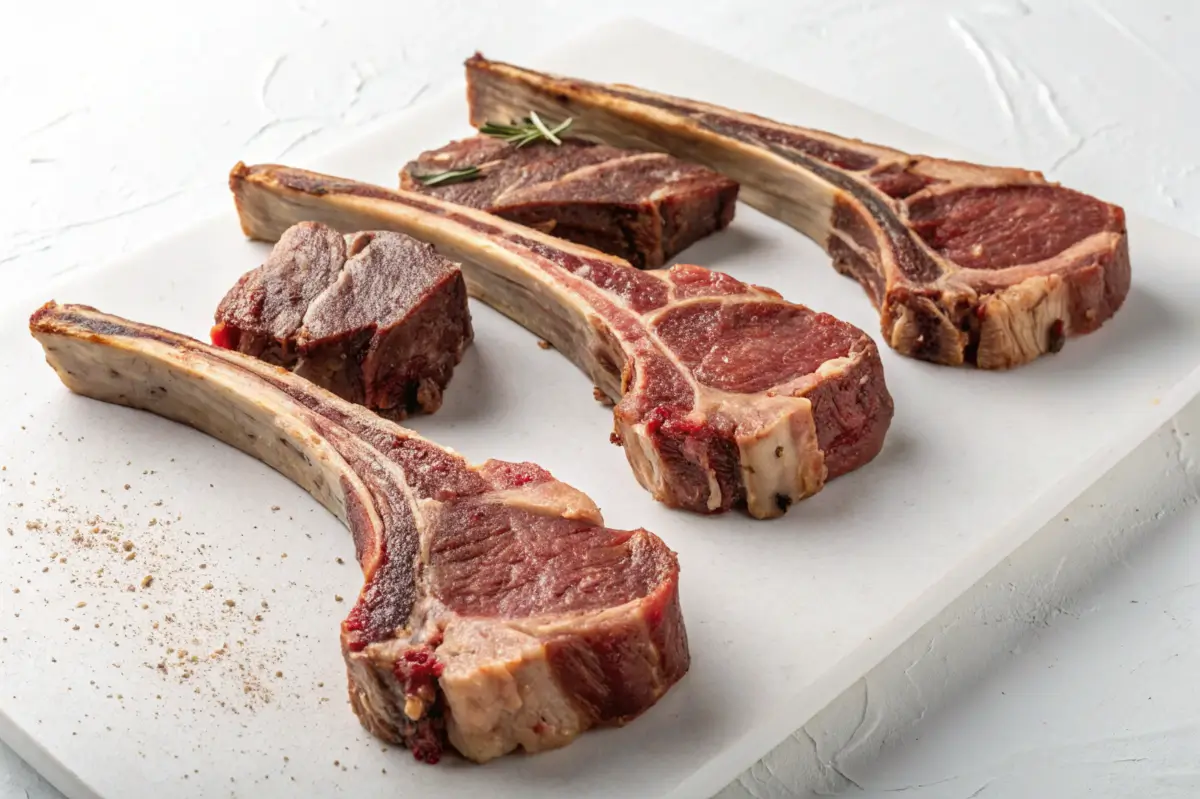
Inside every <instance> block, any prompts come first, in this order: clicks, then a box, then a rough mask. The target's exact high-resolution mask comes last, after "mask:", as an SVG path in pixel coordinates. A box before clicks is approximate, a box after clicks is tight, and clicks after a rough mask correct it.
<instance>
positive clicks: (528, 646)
mask: <svg viewBox="0 0 1200 799" xmlns="http://www.w3.org/2000/svg"><path fill="white" fill-rule="evenodd" d="M30 330H31V332H32V333H33V335H34V336H35V337H36V338H37V339H38V341H39V342H41V344H42V346H43V347H44V348H45V351H46V360H47V361H48V362H49V363H50V365H51V366H52V367H54V369H55V371H56V372H58V376H59V377H60V378H61V379H62V381H63V383H65V384H66V386H67V387H68V388H70V389H71V390H72V391H74V392H76V393H78V394H83V395H84V396H88V397H93V398H95V399H99V400H104V401H105V402H112V403H116V404H119V405H127V406H130V407H133V408H141V409H143V410H148V411H151V412H153V413H156V414H158V415H160V416H164V417H166V418H168V419H173V420H175V421H177V422H182V423H184V424H187V425H190V426H192V427H194V428H196V429H198V430H200V431H202V432H205V433H207V434H209V435H211V436H213V437H215V438H218V439H220V440H222V441H224V442H226V443H227V444H230V445H231V446H234V447H237V448H238V449H240V450H242V451H243V452H246V453H247V454H249V455H252V456H254V457H255V458H257V459H259V460H261V461H263V462H264V463H266V464H267V465H269V466H271V467H273V468H274V469H276V470H278V471H279V472H281V473H282V474H284V475H286V476H287V477H289V478H291V479H292V480H293V481H294V482H295V483H296V484H297V485H299V486H301V487H302V488H304V489H305V490H306V491H308V492H309V493H310V494H312V495H313V497H314V498H315V499H316V500H317V501H318V502H320V503H321V504H323V505H324V506H325V507H326V508H328V509H329V511H330V512H331V513H333V514H334V515H335V516H337V517H338V518H339V519H341V520H342V521H343V522H345V524H346V526H347V527H349V528H350V531H351V533H352V534H353V535H354V544H355V549H356V551H357V554H358V559H359V562H360V563H361V565H362V568H363V572H364V575H365V577H366V583H365V585H364V587H363V589H362V593H361V594H359V597H358V602H357V603H356V604H355V606H354V609H353V610H352V611H351V613H350V616H349V617H348V618H347V619H346V620H345V621H344V622H342V636H341V637H342V653H343V655H344V656H345V659H346V667H347V673H348V676H349V682H350V701H351V705H352V706H353V708H354V712H355V713H356V714H358V717H359V719H360V720H361V721H362V723H363V725H364V726H365V727H366V728H367V729H368V730H370V731H371V732H372V733H374V734H375V735H377V736H379V737H381V738H383V739H385V740H388V741H392V742H396V743H402V744H404V745H405V746H407V747H408V748H409V749H411V750H412V752H413V755H414V756H415V757H417V758H418V759H420V760H425V761H427V762H431V763H432V762H436V761H437V759H438V757H439V756H440V754H441V752H442V747H443V745H444V743H445V742H446V741H447V740H449V742H450V743H451V744H452V745H453V746H454V748H455V749H457V750H458V751H459V752H460V753H462V754H463V755H464V756H466V757H468V758H470V759H471V760H475V761H478V762H484V761H487V760H490V759H492V758H495V757H498V756H500V755H503V754H505V753H507V752H511V751H513V750H514V749H516V748H517V747H523V748H524V749H525V750H526V751H529V752H537V751H541V750H544V749H549V748H553V747H558V746H563V745H565V744H568V743H570V742H571V741H572V740H573V739H574V738H575V737H576V736H577V735H579V734H580V733H581V732H583V731H585V730H587V729H588V728H589V727H592V726H595V725H598V724H622V723H624V722H626V721H629V720H630V719H633V718H634V717H636V716H637V715H639V714H640V713H642V712H643V711H645V710H646V709H648V708H649V707H650V706H651V705H653V704H654V703H655V702H656V701H657V700H658V699H659V697H661V696H662V695H663V694H664V693H665V692H666V691H667V689H668V688H670V687H671V686H672V685H673V684H674V683H675V682H676V681H677V680H679V679H680V678H681V677H682V676H683V675H684V673H685V672H686V671H687V669H688V665H689V656H688V646H687V634H686V632H685V630H684V626H683V617H682V615H681V614H680V609H679V595H678V576H679V567H678V565H677V563H676V559H675V555H674V553H673V552H671V550H669V549H668V548H667V547H666V546H665V545H664V544H663V542H662V541H660V540H659V539H658V538H657V537H655V536H654V535H652V534H651V533H648V532H646V531H645V530H634V531H630V532H625V531H620V530H610V529H607V528H606V527H604V526H603V521H602V519H601V517H600V512H599V511H598V510H597V509H596V506H595V505H594V504H593V503H592V501H591V500H590V499H588V497H587V496H585V495H584V494H582V493H580V492H579V491H577V490H575V489H573V488H571V487H570V486H567V485H564V484H563V483H560V482H558V481H557V480H555V479H554V478H553V477H551V476H550V474H549V473H547V472H546V471H545V470H543V469H541V468H540V467H538V466H535V465H534V464H531V463H506V462H503V461H487V462H486V463H484V464H483V465H482V466H471V465H469V464H468V463H467V462H466V461H465V460H463V458H462V457H461V456H459V455H458V454H456V453H455V452H452V451H451V450H448V449H445V448H443V447H439V446H438V445H436V444H434V443H432V442H430V441H426V440H425V439H423V438H421V437H420V436H418V435H416V434H415V433H412V432H411V431H409V430H405V429H404V428H403V427H400V426H398V425H396V424H394V423H392V422H389V421H386V420H384V419H381V418H379V417H378V416H376V415H374V414H371V413H369V412H367V411H366V410H364V409H363V408H361V407H359V406H357V405H353V404H351V403H348V402H345V401H343V400H341V399H339V398H338V397H336V396H334V395H333V394H330V393H329V392H326V391H324V390H322V389H320V388H317V387H316V386H313V385H312V384H311V383H309V382H308V381H306V380H303V379H301V378H298V377H296V376H295V375H292V374H289V373H288V372H286V371H283V370H281V369H278V368H275V367H273V366H270V365H268V364H265V363H263V362H261V361H259V360H256V359H254V358H250V357H247V356H245V355H241V354H239V353H235V352H230V351H228V350H222V349H217V348H215V347H209V346H206V345H204V344H202V343H200V342H198V341H195V340H194V339H190V338H186V337H184V336H180V335H178V334H176V333H171V332H169V331H166V330H161V329H159V328H154V327H148V326H146V325H140V324H137V323H135V322H130V321H127V320H125V319H120V318H118V317H115V316H109V315H107V314H103V313H101V312H99V311H97V310H95V309H93V308H88V307H87V306H81V305H68V306H61V305H57V304H55V303H48V304H47V305H45V306H43V307H42V308H41V309H39V310H38V311H37V312H36V313H35V314H34V315H33V317H32V319H31V320H30Z"/></svg>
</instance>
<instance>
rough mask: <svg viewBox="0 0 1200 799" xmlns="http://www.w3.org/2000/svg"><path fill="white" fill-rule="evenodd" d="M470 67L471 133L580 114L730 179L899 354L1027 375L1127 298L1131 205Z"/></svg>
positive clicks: (634, 94) (1031, 180) (585, 125)
mask: <svg viewBox="0 0 1200 799" xmlns="http://www.w3.org/2000/svg"><path fill="white" fill-rule="evenodd" d="M466 67H467V83H468V98H469V101H470V106H471V121H472V124H475V125H477V126H478V125H482V124H484V123H485V122H489V121H490V122H503V121H507V120H509V119H513V118H517V117H520V116H525V115H528V114H529V113H530V112H531V111H535V112H537V113H539V114H543V115H548V116H551V117H562V116H570V117H572V118H573V119H574V123H573V125H572V133H573V134H574V135H577V136H580V137H583V138H589V139H595V140H599V141H603V142H605V143H608V144H612V145H615V146H636V147H639V148H643V149H654V150H662V151H665V152H668V153H671V154H672V155H676V156H678V157H680V158H685V159H687V160H689V161H695V162H697V163H701V164H705V165H707V166H710V167H712V168H713V169H716V170H718V171H720V172H722V173H724V174H726V175H728V176H730V177H731V178H734V179H735V180H737V181H738V182H739V183H740V184H741V196H742V199H744V200H745V201H746V202H747V203H749V204H750V205H752V206H754V207H755V208H758V209H759V210H761V211H763V212H765V213H767V214H770V215H772V216H774V217H776V218H778V219H780V220H781V221H783V222H786V223H787V224H789V225H791V226H793V227H795V228H796V229H797V230H800V231H801V232H802V233H804V234H805V235H807V236H809V237H810V238H812V239H814V240H815V241H816V242H817V243H819V244H821V245H822V246H823V247H824V248H825V249H826V250H827V251H828V252H829V254H830V255H831V256H832V257H833V261H834V266H835V267H836V268H837V269H838V271H839V272H841V273H843V274H845V275H848V276H850V277H852V278H854V279H855V280H857V281H858V282H859V283H861V284H862V285H863V287H864V288H865V289H866V292H867V294H868V296H869V297H870V298H871V301H872V302H873V303H874V304H875V306H876V307H877V308H878V309H879V312H880V318H881V327H882V330H883V336H884V338H885V339H886V340H887V342H888V344H890V345H891V346H892V347H893V348H895V349H896V350H897V351H898V352H900V353H902V354H904V355H908V356H911V357H914V358H920V359H924V360H929V361H933V362H936V363H942V364H950V365H960V364H964V363H967V364H974V365H976V366H978V367H980V368H984V369H1003V368H1008V367H1013V366H1017V365H1020V364H1024V363H1026V362H1028V361H1031V360H1033V359H1035V358H1037V357H1038V356H1040V355H1042V354H1043V353H1047V352H1058V351H1059V350H1060V349H1061V348H1062V346H1063V343H1064V342H1065V340H1066V338H1067V337H1068V336H1071V335H1075V334H1082V333H1090V332H1092V331H1094V330H1096V329H1097V328H1099V327H1100V325H1101V324H1103V323H1104V321H1105V320H1107V319H1108V318H1109V317H1111V316H1112V315H1113V314H1114V313H1115V312H1116V311H1117V309H1118V308H1119V307H1120V306H1121V303H1122V302H1123V301H1124V299H1125V296H1126V294H1127V293H1128V291H1129V283H1130V267H1129V244H1128V237H1127V234H1126V229H1125V215H1124V212H1123V211H1122V210H1121V208H1119V207H1117V206H1115V205H1110V204H1108V203H1105V202H1102V201H1101V200H1098V199H1096V198H1094V197H1090V196H1088V195H1086V194H1081V193H1079V192H1077V191H1072V190H1071V189H1067V188H1064V187H1062V186H1059V185H1058V184H1055V183H1051V182H1048V181H1047V180H1046V179H1045V178H1044V177H1043V176H1042V174H1041V173H1039V172H1030V171H1026V170H1023V169H1004V168H997V167H988V166H980V165H978V164H971V163H964V162H961V161H949V160H946V159H941V158H931V157H928V156H923V155H910V154H908V153H904V152H900V151H899V150H893V149H890V148H887V147H880V146H877V145H873V144H867V143H864V142H861V141H857V140H854V139H847V138H843V137H840V136H835V135H833V134H830V133H825V132H822V131H817V130H809V129H806V128H801V127H796V126H793V125H783V124H780V123H778V122H773V121H771V120H769V119H764V118H762V117H758V116H753V115H751V114H745V113H741V112H738V111H731V110H729V109H727V108H721V107H719V106H715V105H710V104H707V103H700V102H695V101H692V100H686V99H682V98H678V97H670V96H667V95H663V94H656V93H654V92H649V91H645V90H643V89H638V88H634V87H631V86H624V85H605V84H600V83H590V82H588V81H582V80H575V79H571V78H563V77H558V76H554V75H547V74H543V73H540V72H535V71H533V70H529V69H523V68H520V67H516V66H512V65H510V64H504V63H500V62H496V61H489V60H488V59H486V58H484V57H483V56H481V55H479V54H476V55H475V56H474V57H472V58H470V59H469V60H468V61H467V64H466Z"/></svg>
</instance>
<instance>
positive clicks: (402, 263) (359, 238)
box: [212, 222, 472, 419]
mask: <svg viewBox="0 0 1200 799" xmlns="http://www.w3.org/2000/svg"><path fill="white" fill-rule="evenodd" d="M215 321H216V324H215V325H214V326H213V329H212V341H213V344H215V345H217V346H219V347H224V348H226V349H233V350H237V351H239V352H244V353H246V354H248V355H253V356H255V357H257V358H261V359H262V360H264V361H267V362H268V363H273V364H276V365H278V366H283V367H284V368H287V369H291V370H293V371H295V372H296V374H298V375H300V376H301V377H304V378H307V379H309V380H311V381H313V382H314V383H316V384H317V385H319V386H321V387H322V388H325V389H328V390H330V391H332V392H333V393H335V394H337V395H338V396H339V397H341V398H343V399H346V400H349V401H350V402H356V403H359V404H360V405H365V406H367V407H368V408H370V409H371V410H373V411H375V412H377V413H381V414H384V415H385V416H389V417H392V418H396V419H402V418H404V417H405V416H407V415H408V414H410V413H415V412H417V411H423V412H425V413H433V412H434V411H436V410H437V409H438V408H440V407H441V404H442V393H443V391H445V389H446V386H447V384H448V383H449V382H450V378H451V376H452V375H453V373H454V367H455V366H456V365H457V364H458V363H459V361H461V360H462V356H463V351H464V350H465V349H466V347H467V345H468V344H469V343H470V342H471V338H472V329H471V312H470V310H469V309H468V308H467V289H466V284H465V283H464V282H463V277H462V271H461V270H460V269H459V267H458V265H457V264H454V263H451V262H450V261H447V260H446V259H445V258H443V257H441V256H440V255H438V254H437V253H436V252H435V251H434V249H433V247H431V246H429V245H428V244H425V243H423V242H419V241H417V240H416V239H413V238H411V237H409V236H405V235H403V234H400V233H392V232H380V233H355V234H353V235H350V236H343V235H342V234H341V233H339V232H337V231H335V230H333V229H332V228H329V227H326V226H325V225H321V224H319V223H315V222H302V223H300V224H297V225H295V226H293V227H292V228H290V229H289V230H287V231H285V232H284V234H283V236H282V238H281V239H280V241H279V243H278V244H276V245H275V248H274V249H273V250H272V252H271V255H270V256H269V257H268V258H267V261H266V263H264V264H263V265H262V266H260V267H258V268H257V269H254V270H252V271H250V272H247V273H246V274H245V275H243V276H242V277H241V278H240V279H239V280H238V282H237V283H236V284H235V285H234V287H233V288H231V289H230V290H229V293H228V294H226V295H225V298H224V299H223V300H221V304H220V306H218V308H217V312H216V320H215Z"/></svg>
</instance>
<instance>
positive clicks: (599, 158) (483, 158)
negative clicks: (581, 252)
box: [400, 120, 738, 269]
mask: <svg viewBox="0 0 1200 799" xmlns="http://www.w3.org/2000/svg"><path fill="white" fill-rule="evenodd" d="M505 121H506V122H507V121H508V120H505ZM468 167H476V168H478V169H479V176H478V178H476V179H474V180H468V181H463V182H457V183H450V184H446V185H431V186H427V185H425V183H424V182H423V181H422V180H421V178H422V177H425V178H428V176H431V175H437V174H441V173H444V172H448V171H454V170H461V169H465V168H468ZM400 188H401V189H404V190H406V191H417V192H422V193H424V194H429V195H430V196H433V197H437V198H439V199H442V200H446V201H448V202H452V203H458V204H460V205H469V206H471V207H472V208H479V209H482V210H484V211H488V212H490V213H493V214H496V215H498V216H502V217H504V218H505V219H511V220H512V221H514V222H518V223H520V224H522V225H528V226H529V227H533V228H537V229H538V230H541V231H543V232H545V233H549V234H551V235H553V236H556V237H558V238H563V239H567V240H569V241H574V242H577V243H579V244H584V245H587V246H588V247H594V248H595V249H597V250H600V251H601V252H606V253H608V254H609V255H615V256H617V257H618V258H623V259H625V260H626V261H629V262H630V263H631V264H633V265H634V266H636V267H638V268H643V269H644V268H650V267H657V266H662V265H663V264H665V263H666V262H667V261H669V260H671V259H672V258H674V257H675V256H676V255H677V254H678V253H680V252H681V251H683V250H684V249H686V248H687V247H689V246H691V245H692V244H694V243H695V242H697V241H699V240H700V239H702V238H704V237H705V236H707V235H709V234H710V233H714V232H716V231H718V230H721V229H723V228H724V227H726V226H727V225H728V224H729V223H730V221H731V220H732V219H733V213H734V207H735V205H736V201H737V193H738V185H737V183H735V182H734V181H732V180H730V179H729V178H727V177H724V176H723V175H719V174H717V173H716V172H713V171H712V170H711V169H707V168H705V167H702V166H699V165H697V164H690V163H687V162H685V161H680V160H679V159H678V158H673V157H672V156H669V155H666V154H664V153H646V152H638V151H635V150H619V149H617V148H615V147H608V146H606V145H597V144H594V143H592V142H586V141H582V140H580V139H572V138H568V139H563V142H562V145H561V146H555V145H554V144H552V143H550V142H547V141H540V142H535V143H533V144H529V145H526V146H524V147H517V146H516V145H515V144H510V143H508V142H505V141H502V140H500V139H496V138H492V137H489V136H476V137H474V138H470V139H464V140H462V141H456V142H452V143H450V144H448V145H446V146H445V147H443V148H441V149H439V150H431V151H429V152H426V153H422V154H421V155H420V156H419V157H418V158H417V159H416V160H415V161H413V162H411V163H409V164H408V165H406V166H405V167H404V169H403V170H402V171H401V172H400Z"/></svg>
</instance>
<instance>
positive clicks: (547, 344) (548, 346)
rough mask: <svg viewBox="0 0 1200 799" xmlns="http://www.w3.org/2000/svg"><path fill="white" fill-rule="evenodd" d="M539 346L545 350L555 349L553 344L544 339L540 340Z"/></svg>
mask: <svg viewBox="0 0 1200 799" xmlns="http://www.w3.org/2000/svg"><path fill="white" fill-rule="evenodd" d="M538 346H539V347H541V348H542V349H544V350H549V349H553V347H554V345H553V344H551V343H550V342H549V341H546V339H544V338H539V339H538Z"/></svg>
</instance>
